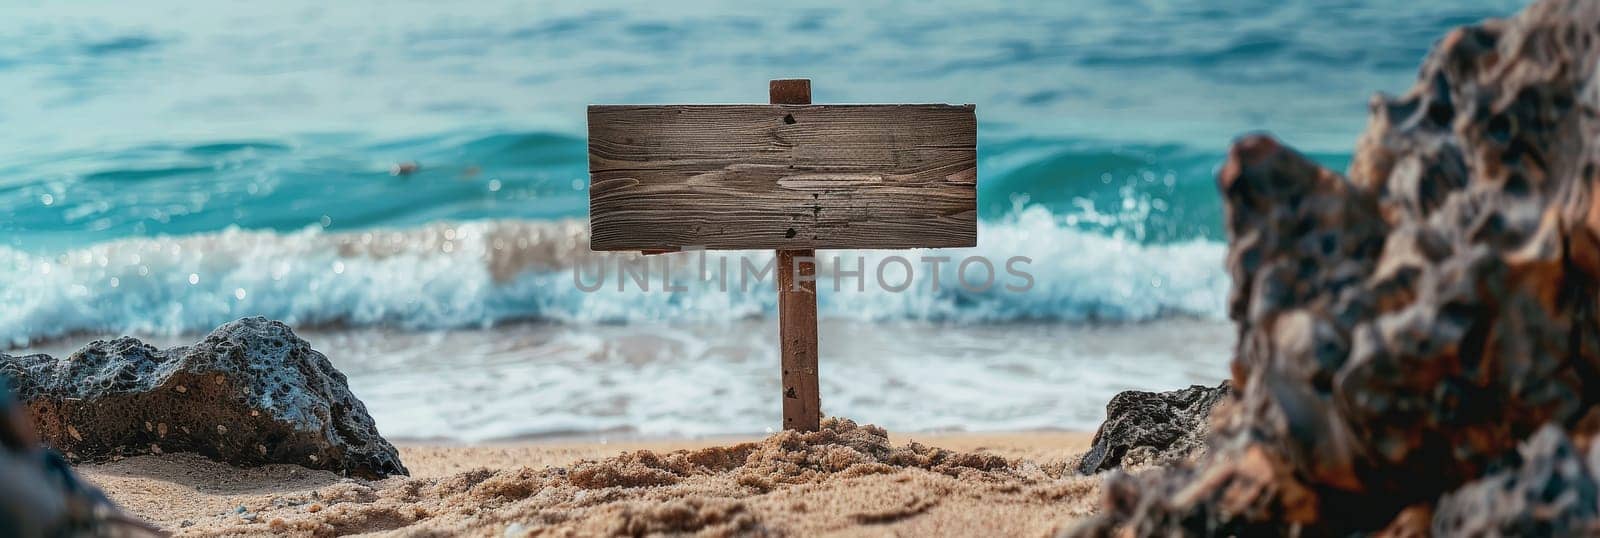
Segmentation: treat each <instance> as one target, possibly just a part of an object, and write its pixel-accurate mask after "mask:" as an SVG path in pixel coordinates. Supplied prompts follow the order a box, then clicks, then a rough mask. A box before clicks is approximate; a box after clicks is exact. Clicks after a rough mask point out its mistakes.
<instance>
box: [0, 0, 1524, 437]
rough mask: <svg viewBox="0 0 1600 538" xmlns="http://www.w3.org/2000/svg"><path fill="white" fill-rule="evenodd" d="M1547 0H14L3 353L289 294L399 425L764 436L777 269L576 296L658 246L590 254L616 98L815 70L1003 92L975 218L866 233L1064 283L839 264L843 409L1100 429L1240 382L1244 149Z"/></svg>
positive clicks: (363, 390)
mask: <svg viewBox="0 0 1600 538" xmlns="http://www.w3.org/2000/svg"><path fill="white" fill-rule="evenodd" d="M324 4H328V5H324ZM1523 4H1525V2H1522V1H1504V0H1470V1H1451V2H1411V3H1401V4H1396V3H1391V2H1380V1H1376V0H1326V1H1293V2H1281V1H1226V2H1223V1H1217V2H1180V1H1139V0H1125V1H1118V2H1088V1H1055V0H1052V1H1045V0H1034V1H1021V2H1007V3H987V2H952V1H941V0H934V1H927V0H924V1H918V2H909V1H891V2H846V1H823V2H813V3H809V4H808V5H806V6H799V5H796V3H792V2H788V3H770V4H769V3H764V2H735V1H711V0H692V1H686V2H661V3H653V4H640V5H633V3H630V2H620V1H586V2H515V1H509V0H491V1H485V2H475V3H473V4H471V6H470V7H464V6H455V5H447V4H445V3H437V2H404V3H391V2H381V3H380V2H375V1H370V0H360V1H354V2H339V3H325V2H312V1H300V0H289V1H283V2H271V3H261V2H215V3H204V4H194V3H188V2H174V1H155V2H142V3H139V4H137V5H127V4H124V3H113V2H103V3H102V2H74V3H71V4H69V5H55V4H43V3H40V4H32V3H27V2H24V3H21V4H17V3H8V5H7V6H5V7H0V95H3V96H4V98H3V99H0V212H3V213H0V214H3V219H0V349H9V350H10V351H9V352H11V353H18V352H32V351H39V350H42V351H49V352H52V353H62V352H66V351H70V350H71V349H73V348H76V347H77V346H79V345H82V344H83V343H85V342H87V341H88V340H90V339H93V338H98V337H105V336H114V335H120V334H133V335H137V336H141V337H144V338H147V339H150V340H152V341H155V342H160V343H164V344H175V343H183V342H186V341H192V340H193V339H195V337H196V336H195V335H197V334H203V333H204V332H206V331H208V330H210V329H211V328H213V327H215V326H216V325H219V324H221V323H223V322H226V321H228V320H231V319H235V318H238V317H243V316H253V315H263V316H267V317H270V318H274V319H281V320H284V321H286V322H288V323H290V324H291V325H292V326H294V327H295V328H296V329H297V331H299V332H300V333H301V334H302V336H305V337H306V338H307V339H308V340H310V341H311V342H312V344H313V346H314V347H316V348H317V349H319V350H321V351H323V352H324V353H326V354H327V355H328V356H329V357H330V358H331V359H332V360H333V361H334V363H335V364H336V365H337V366H339V367H340V368H341V369H342V370H343V371H345V372H346V373H347V374H349V377H350V383H351V386H352V388H353V390H355V392H356V394H357V395H358V396H360V397H362V398H363V400H365V401H366V402H367V405H368V407H369V409H370V410H371V411H372V414H373V416H374V417H375V418H376V419H377V420H378V425H379V427H380V429H381V430H382V431H383V432H384V433H385V434H387V435H390V436H392V437H401V438H428V439H453V440H462V441H483V440H493V439H504V438H514V437H529V436H549V435H585V436H594V435H602V436H604V435H645V436H656V435H719V434H742V433H759V432H761V431H766V430H767V429H770V428H772V427H774V426H776V425H777V423H778V414H779V408H778V399H777V397H776V395H777V390H778V389H777V387H778V382H777V376H778V367H777V345H776V344H777V342H776V330H777V329H776V322H775V320H774V319H773V311H774V306H775V301H776V296H775V294H774V293H773V291H772V290H771V289H770V288H753V289H746V290H728V291H724V290H722V289H720V287H719V286H717V285H715V283H713V282H709V281H705V280H702V279H697V278H695V275H692V274H689V273H687V272H685V271H679V272H677V273H674V274H676V275H678V276H679V277H681V278H682V279H683V280H684V282H685V284H686V287H687V288H688V289H687V290H684V291H676V292H665V291H662V290H660V289H659V288H657V289H654V290H651V291H641V290H637V289H625V290H621V291H618V290H617V289H615V288H613V287H605V288H602V289H601V290H599V291H596V292H586V291H584V290H582V289H580V287H579V286H577V285H575V282H574V268H575V267H581V266H582V265H583V264H585V263H597V262H598V263H605V262H606V261H607V260H612V259H617V258H619V257H620V258H626V257H627V255H599V254H592V253H589V252H588V249H587V243H586V237H587V235H586V230H585V228H586V213H587V208H588V205H587V201H588V192H587V177H586V165H587V161H586V153H585V125H584V107H585V106H586V105H588V104H627V103H762V102H765V101H766V97H767V96H766V87H767V85H766V81H767V80H769V79H773V78H792V77H806V78H810V79H812V81H813V82H812V83H813V96H814V100H815V102H817V103H898V102H903V103H924V102H931V103H972V104H975V105H977V113H978V118H979V183H978V189H979V206H980V216H981V222H980V225H979V246H977V247H975V248H972V249H944V250H939V251H908V252H892V251H877V252H841V253H836V254H838V255H840V256H842V257H845V258H850V257H854V256H863V257H865V258H866V259H868V260H881V259H883V258H884V257H886V256H891V255H896V254H899V255H903V256H906V257H908V258H912V259H916V257H917V256H934V255H937V256H950V257H952V258H955V259H961V258H962V257H966V256H985V257H988V258H990V259H997V260H998V259H1007V258H1011V257H1014V256H1026V257H1028V258H1030V259H1031V260H1032V262H1031V264H1030V265H1029V266H1028V269H1029V272H1030V273H1031V274H1032V276H1033V277H1034V283H1035V285H1034V286H1033V287H1032V288H1031V289H1029V290H1028V291H1027V292H1024V293H1017V292H1012V291H1008V290H1006V289H1004V288H1003V287H995V288H993V289H989V290H985V291H972V290H969V289H964V288H962V287H959V286H954V287H952V286H945V287H943V288H939V289H936V288H935V286H932V285H931V283H930V282H928V278H929V277H930V276H931V275H928V274H923V275H921V277H920V278H918V279H917V280H916V283H915V285H913V286H911V287H910V288H909V289H907V290H905V291H903V292H898V293H895V292H889V291H886V290H882V289H875V288H873V287H868V289H867V290H866V291H857V290H856V289H854V288H851V287H848V286H847V287H845V288H844V289H841V290H838V291H835V290H832V289H826V288H825V289H824V290H823V292H822V294H821V296H820V309H821V316H822V320H823V321H822V327H821V340H822V349H821V355H822V356H821V375H822V379H823V410H824V412H826V413H829V414H837V415H842V416H848V417H851V418H854V419H857V420H859V421H863V422H872V423H877V424H881V425H884V426H886V427H889V428H890V429H893V430H901V431H927V430H975V431H981V430H1026V429H1092V428H1093V427H1094V426H1095V425H1096V424H1098V422H1099V421H1100V419H1101V418H1102V416H1101V415H1102V413H1103V406H1104V404H1105V402H1106V400H1107V399H1108V398H1109V397H1110V396H1111V395H1112V394H1115V393H1116V392H1117V391H1120V390H1127V389H1144V390H1164V389H1170V388H1176V387H1179V386H1183V385H1187V384H1189V383H1204V384H1214V383H1216V382H1217V381H1219V380H1221V379H1223V378H1225V377H1227V375H1228V369H1227V361H1228V357H1229V353H1230V349H1231V346H1232V336H1233V330H1232V328H1231V327H1230V326H1229V325H1228V324H1227V323H1226V318H1225V316H1224V314H1223V311H1222V305H1223V302H1224V300H1225V297H1226V295H1227V290H1228V286H1229V282H1228V279H1227V277H1226V275H1225V274H1224V273H1223V269H1222V257H1223V253H1224V251H1225V244H1224V240H1225V238H1224V237H1223V232H1222V228H1221V204H1220V201H1219V199H1218V196H1217V195H1216V191H1215V186H1214V175H1215V170H1216V168H1217V166H1218V165H1219V164H1220V163H1221V161H1222V159H1223V157H1224V154H1225V151H1226V149H1227V147H1228V144H1229V141H1230V140H1231V139H1232V138H1234V137H1235V136H1238V135H1239V134H1242V133H1246V132H1251V131H1259V130H1264V131H1269V132H1272V133H1273V134H1275V135H1276V136H1278V137H1280V138H1281V139H1283V140H1284V141H1285V142H1287V143H1288V144H1291V145H1293V146H1295V147H1297V148H1299V149H1300V150H1302V151H1304V152H1306V153H1307V154H1308V155H1309V156H1311V157H1312V158H1314V159H1315V160H1317V161H1319V162H1322V163H1323V164H1325V165H1327V166H1329V167H1332V168H1335V169H1343V168H1344V167H1345V166H1346V165H1347V163H1348V161H1349V149H1350V148H1351V147H1352V145H1353V144H1354V142H1355V139H1356V137H1357V136H1358V135H1359V133H1360V132H1361V130H1362V128H1363V127H1364V126H1365V122H1366V106H1367V101H1368V99H1369V97H1370V96H1371V95H1372V93H1373V92H1376V91H1387V92H1400V91H1404V90H1405V89H1406V88H1407V87H1409V85H1410V84H1411V82H1412V80H1413V79H1414V77H1415V72H1416V66H1417V64H1418V63H1419V62H1420V61H1421V59H1422V58H1423V56H1424V55H1425V54H1426V53H1427V51H1428V49H1429V47H1430V46H1431V45H1432V43H1433V42H1434V41H1435V40H1436V39H1438V38H1439V37H1441V36H1442V35H1443V34H1444V33H1445V32H1446V31H1447V30H1448V29H1450V28H1451V27H1454V26H1457V25H1462V24H1469V23H1472V22H1475V21H1477V20H1479V19H1482V18H1485V17H1491V16H1504V15H1507V14H1510V13H1513V12H1514V11H1516V10H1517V9H1519V8H1521V7H1522V5H1523ZM404 163H415V164H416V165H417V166H418V167H419V168H418V169H417V170H416V172H415V173H411V174H399V175H397V174H395V173H394V172H395V171H396V168H397V167H398V166H400V165H402V164H404ZM832 254H835V253H826V254H825V255H832ZM728 255H732V256H747V257H751V258H753V259H758V260H760V259H762V258H763V257H770V254H769V253H762V252H748V253H728ZM689 256H691V255H690V254H675V255H670V256H667V258H672V259H674V260H676V261H675V262H674V263H680V264H684V265H687V264H688V263H689V260H690V258H689ZM952 271H953V268H952V267H948V266H947V267H945V268H943V270H942V271H941V272H940V276H942V277H943V279H944V281H945V282H947V283H948V282H951V280H950V279H951V278H955V277H956V276H958V275H956V274H954V273H953V272H952Z"/></svg>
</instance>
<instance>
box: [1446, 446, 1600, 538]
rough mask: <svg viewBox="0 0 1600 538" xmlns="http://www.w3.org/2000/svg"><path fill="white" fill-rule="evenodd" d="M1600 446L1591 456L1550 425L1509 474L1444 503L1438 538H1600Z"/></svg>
mask: <svg viewBox="0 0 1600 538" xmlns="http://www.w3.org/2000/svg"><path fill="white" fill-rule="evenodd" d="M1596 465H1600V445H1593V444H1591V445H1590V447H1589V450H1588V456H1587V457H1584V454H1583V453H1582V452H1580V451H1579V449H1578V447H1577V446H1576V445H1574V444H1573V442H1572V439H1570V438H1569V437H1568V436H1567V433H1566V432H1565V431H1562V429H1561V428H1558V427H1556V426H1553V425H1552V426H1546V427H1544V428H1543V429H1540V430H1539V432H1538V433H1536V434H1534V436H1533V437H1532V438H1529V439H1528V441H1527V442H1525V443H1523V445H1522V447H1521V449H1520V450H1519V452H1518V453H1517V454H1516V457H1515V458H1513V459H1512V460H1511V461H1510V462H1508V464H1507V467H1506V468H1505V469H1502V470H1499V471H1494V472H1491V473H1490V474H1488V475H1485V476H1484V477H1482V478H1479V479H1477V480H1475V481H1473V482H1469V483H1467V485H1465V486H1462V487H1461V488H1459V489H1457V490H1456V491H1454V492H1452V493H1450V494H1449V495H1446V496H1445V497H1444V498H1442V499H1440V500H1439V505H1438V507H1437V508H1435V509H1434V511H1433V523H1432V531H1433V535H1434V536H1600V481H1597V479H1596V474H1595V473H1596V471H1597V470H1600V469H1596Z"/></svg>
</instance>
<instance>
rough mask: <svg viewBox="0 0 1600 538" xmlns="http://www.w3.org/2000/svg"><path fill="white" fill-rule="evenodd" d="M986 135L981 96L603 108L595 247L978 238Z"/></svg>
mask: <svg viewBox="0 0 1600 538" xmlns="http://www.w3.org/2000/svg"><path fill="white" fill-rule="evenodd" d="M977 131H978V128H977V118H976V116H975V115H974V113H973V107H972V106H971V105H659V106H615V105H596V106H590V107H589V177H590V194H589V222H590V233H591V239H590V246H591V248H592V249H594V250H678V249H683V248H685V247H701V248H707V249H780V250H783V249H822V248H886V249H887V248H924V247H970V246H974V245H975V244H976V243H977V238H978V230H977V199H978V196H977V177H978V169H977Z"/></svg>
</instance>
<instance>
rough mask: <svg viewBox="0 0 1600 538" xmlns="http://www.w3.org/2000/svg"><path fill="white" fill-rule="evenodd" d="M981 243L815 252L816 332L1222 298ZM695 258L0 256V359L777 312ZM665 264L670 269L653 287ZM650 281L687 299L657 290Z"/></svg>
mask: <svg viewBox="0 0 1600 538" xmlns="http://www.w3.org/2000/svg"><path fill="white" fill-rule="evenodd" d="M979 243H980V246H978V247H975V248H964V249H939V250H909V251H829V250H825V251H821V253H820V257H821V258H822V260H821V262H822V263H821V267H820V273H821V274H823V275H831V274H832V273H831V271H832V268H833V264H832V262H833V259H832V258H833V257H835V256H838V257H840V258H841V264H842V265H844V266H845V267H846V268H848V270H854V269H855V268H856V265H857V263H858V262H857V260H856V258H858V257H859V258H860V262H859V263H861V264H864V265H865V267H866V268H867V274H866V275H865V276H866V278H867V279H868V282H867V285H866V286H865V291H858V286H857V284H856V282H855V281H854V280H852V279H844V280H842V281H841V283H840V286H839V287H840V288H841V289H839V290H837V291H836V290H834V289H833V287H834V284H833V281H832V280H831V279H828V278H824V279H823V280H822V281H821V282H820V284H819V288H820V289H821V293H820V294H819V295H820V297H819V308H820V309H821V312H822V316H823V317H825V318H846V319H861V320H894V319H910V320H949V321H972V322H1005V321H1016V320H1063V321H1139V320H1149V319H1156V318H1161V317H1168V316H1193V317H1220V313H1221V308H1222V302H1223V300H1224V299H1223V298H1224V296H1225V293H1226V290H1227V279H1226V277H1225V275H1224V274H1223V272H1222V270H1221V261H1222V256H1223V246H1222V245H1221V244H1220V243H1216V242H1211V241H1205V240H1191V241H1186V242H1179V243H1169V244H1157V245H1144V244H1139V243H1136V242H1131V241H1127V240H1124V239H1121V238H1117V237H1114V236H1111V235H1105V234H1102V233H1097V232H1093V231H1084V230H1080V229H1078V228H1075V227H1073V226H1072V225H1070V224H1067V223H1066V221H1065V219H1063V218H1061V217H1059V216H1057V215H1055V214H1052V213H1051V212H1049V211H1048V210H1046V209H1044V208H1041V207H1032V208H1028V209H1024V210H1021V211H1019V212H1017V213H1014V214H1013V215H1012V216H1010V217H1007V218H1005V219H1003V220H998V221H993V222H984V223H982V224H981V225H980V231H979ZM700 255H701V253H694V252H685V253H676V254H670V255H665V256H653V257H642V256H641V255H639V254H637V253H594V252H590V251H589V250H588V242H587V230H586V227H585V226H584V224H583V223H582V222H581V221H577V220H556V221H533V220H481V221H468V222H438V223H433V224H429V225H426V226H422V227H418V228H411V229H400V230H373V231H363V232H338V233H334V232H328V231H325V230H322V229H321V228H320V227H317V226H312V227H308V228H305V229H302V230H298V231H293V232H287V233H280V232H271V231H254V230H242V229H238V228H229V229H226V230H223V231H221V232H214V233H203V234H197V235H189V236H181V237H150V238H127V239H117V240H112V241H108V242H104V243H99V244H95V245H91V246H88V247H84V248H78V249H73V250H70V251H66V252H64V253H61V254H58V255H53V256H45V255H37V254H30V253H25V252H22V251H19V250H12V249H5V248H0V342H3V343H6V344H9V345H11V346H26V345H27V344H28V343H29V341H30V340H32V341H38V340H46V339H52V338H57V337H62V336H66V335H72V334H102V333H132V334H153V335H174V334H182V333H194V332H203V331H206V330H209V329H211V328H213V327H215V326H217V325H219V324H221V323H224V322H227V321H229V320H232V319H236V318H239V317H242V316H249V315H262V316H267V317H269V318H273V319H281V320H284V321H286V322H288V323H290V324H292V325H295V326H304V327H315V326H330V325H342V326H372V325H385V326H395V327H400V328H406V329H437V328H462V327H487V326H493V325H496V324H501V323H505V322H509V321H516V320H544V321H554V322H567V323H614V322H629V321H651V320H667V319H672V320H680V321H697V322H699V321H719V320H724V321H725V320H737V319H744V318H750V317H758V316H762V315H765V314H768V313H770V312H772V311H773V310H774V306H775V303H776V294H775V293H774V291H773V290H774V287H773V286H774V283H773V279H772V278H771V277H768V279H766V280H765V281H764V282H759V283H748V285H746V286H740V285H738V284H739V282H738V281H737V280H736V278H730V279H729V280H728V281H727V286H726V287H727V289H726V291H724V290H723V288H724V285H723V283H722V282H721V281H719V279H718V277H717V276H716V275H715V274H714V273H712V272H708V273H707V274H705V275H702V274H701V272H700V271H699V260H700V258H699V256H700ZM889 256H901V257H904V258H905V259H907V260H908V261H910V262H912V263H913V267H914V268H915V273H916V274H915V276H914V278H913V280H912V282H911V286H909V287H908V288H907V289H905V290H903V291H900V292H894V291H890V290H888V289H884V288H882V287H880V286H879V285H877V283H876V281H875V280H876V279H875V275H874V269H875V268H876V267H877V266H878V265H879V264H880V263H882V262H883V260H884V259H885V258H886V257H889ZM936 256H937V257H946V256H947V257H949V258H951V259H952V260H953V262H947V263H943V264H940V265H941V267H940V271H939V280H940V283H941V286H939V287H938V289H934V288H935V287H934V286H933V285H932V275H931V274H929V270H928V268H929V266H928V265H926V264H924V263H922V262H921V261H920V260H922V258H924V257H936ZM974 256H981V257H984V258H986V259H988V260H990V261H991V263H992V264H993V265H994V266H995V268H996V270H997V273H998V275H997V277H996V285H994V286H993V287H991V288H989V289H987V290H982V291H974V290H972V289H968V288H967V287H963V286H961V285H959V284H957V280H956V279H957V277H958V276H960V275H958V266H957V263H956V262H959V261H960V260H962V259H965V258H968V257H974ZM771 257H772V254H771V253H770V252H766V251H749V252H739V251H718V252H714V253H707V254H706V259H707V261H708V264H707V265H709V266H711V267H717V266H718V265H719V264H720V263H722V262H721V261H720V260H723V259H727V260H728V262H727V263H728V264H729V266H730V267H732V268H737V267H739V266H740V263H742V262H741V261H740V260H742V259H748V260H750V263H752V264H754V265H756V266H763V265H765V264H766V263H768V262H769V261H770V259H771ZM1015 257H1027V258H1028V259H1030V260H1031V261H1030V262H1027V263H1026V264H1021V265H1017V266H1015V267H1016V268H1018V269H1020V270H1021V271H1024V272H1026V273H1028V274H1029V275H1030V276H1031V277H1032V286H1031V288H1030V289H1027V290H1025V291H1015V290H1014V289H1008V287H1007V285H1008V284H1009V285H1011V288H1016V287H1019V286H1020V285H1021V284H1022V280H1020V279H1019V278H1017V277H1016V276H1014V275H1008V274H1007V273H1006V272H1005V267H1006V261H1007V260H1010V259H1013V258H1015ZM647 258H648V259H647ZM641 260H643V263H646V264H650V265H649V267H650V273H649V280H648V284H649V285H650V288H649V290H648V291H646V290H641V289H640V287H639V286H638V285H636V282H634V281H632V280H628V281H626V282H625V283H624V284H625V287H624V288H623V289H621V290H619V289H618V287H617V283H618V280H620V277H619V276H618V275H617V274H616V272H615V270H616V265H617V264H618V263H623V264H630V263H631V264H638V263H640V261H641ZM663 263H667V264H671V269H670V271H671V273H670V275H668V276H666V277H663V276H662V274H661V272H662V269H661V267H662V264H663ZM890 266H891V267H896V268H897V267H900V266H898V265H893V264H891V265H890ZM601 267H608V268H609V269H608V270H609V271H611V274H610V279H609V280H608V281H607V282H606V283H605V285H604V286H602V287H601V288H600V289H598V290H594V291H585V290H584V289H582V288H580V286H578V285H577V284H578V282H583V283H585V284H586V286H588V285H592V284H593V283H594V280H593V279H594V277H595V275H596V274H597V273H595V271H598V270H599V268H601ZM575 268H576V269H578V270H579V271H578V275H574V271H575ZM898 271H899V269H890V270H889V271H888V272H887V273H888V277H887V280H889V281H891V283H892V284H899V283H900V282H902V281H904V280H905V277H904V275H903V273H900V272H898ZM702 276H705V277H706V278H702ZM736 276H737V275H735V277H736ZM575 277H576V278H578V279H579V280H576V281H575ZM663 278H665V280H666V282H667V283H670V284H671V285H672V286H673V287H674V288H684V289H682V290H680V291H671V292H669V291H666V290H664V289H663V287H664V286H663ZM967 279H968V280H967V281H968V282H969V283H973V284H974V286H972V287H974V288H976V287H978V286H976V285H975V284H976V282H978V281H981V280H983V278H982V275H981V273H980V274H979V275H978V276H972V275H970V274H969V275H968V276H967ZM591 287H592V286H591Z"/></svg>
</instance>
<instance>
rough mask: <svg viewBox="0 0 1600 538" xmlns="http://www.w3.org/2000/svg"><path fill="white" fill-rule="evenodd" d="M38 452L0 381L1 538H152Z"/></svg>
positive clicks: (29, 426) (146, 528)
mask: <svg viewBox="0 0 1600 538" xmlns="http://www.w3.org/2000/svg"><path fill="white" fill-rule="evenodd" d="M153 531H154V527H152V526H150V525H148V524H145V523H143V522H140V521H139V520H137V519H134V518H132V517H129V516H127V515H125V514H123V513H122V512H121V511H119V510H117V507H116V506H115V505H113V504H112V503H111V501H110V500H108V499H106V497H105V495H104V494H102V493H101V492H100V490H98V489H95V488H94V487H93V486H90V485H89V484H87V483H85V482H84V481H83V480H82V479H80V478H78V475H77V474H75V473H73V472H72V469H70V468H68V467H67V464H66V462H65V461H62V460H61V456H60V455H58V454H56V453H55V452H53V451H51V450H49V449H46V448H44V447H42V446H41V445H40V444H39V438H38V437H37V435H36V434H35V432H34V430H33V423H32V421H31V420H30V419H29V418H28V416H27V413H26V412H25V411H24V410H23V408H22V405H21V404H20V403H19V402H17V401H16V400H15V399H13V398H12V397H11V390H10V385H9V384H8V383H7V382H6V379H5V377H4V376H0V536H14V537H18V538H26V537H35V536H37V537H45V536H152V535H154V534H155V533H154V532H153Z"/></svg>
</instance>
